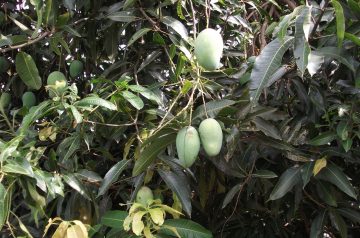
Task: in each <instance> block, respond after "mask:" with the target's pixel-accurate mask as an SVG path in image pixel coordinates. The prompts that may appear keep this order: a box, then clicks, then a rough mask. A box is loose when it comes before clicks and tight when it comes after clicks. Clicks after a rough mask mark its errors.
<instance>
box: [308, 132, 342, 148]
mask: <svg viewBox="0 0 360 238" xmlns="http://www.w3.org/2000/svg"><path fill="white" fill-rule="evenodd" d="M335 139H336V134H335V133H334V132H332V131H327V132H324V133H321V134H320V135H318V136H316V137H315V138H313V139H311V140H310V141H309V144H310V145H314V146H317V145H327V144H329V143H330V142H331V141H333V140H335Z"/></svg>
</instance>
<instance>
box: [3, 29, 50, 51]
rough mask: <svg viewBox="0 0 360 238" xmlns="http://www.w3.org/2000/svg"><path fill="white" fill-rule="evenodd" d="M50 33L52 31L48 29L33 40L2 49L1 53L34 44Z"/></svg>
mask: <svg viewBox="0 0 360 238" xmlns="http://www.w3.org/2000/svg"><path fill="white" fill-rule="evenodd" d="M50 34H51V32H50V31H46V32H44V33H43V34H41V35H40V36H39V37H37V38H35V39H33V40H29V41H28V42H26V43H23V44H20V45H15V46H8V47H6V48H4V49H0V53H5V52H8V51H11V50H15V49H20V48H23V47H26V46H29V45H32V44H34V43H36V42H38V41H41V40H42V39H44V38H45V37H47V36H48V35H50Z"/></svg>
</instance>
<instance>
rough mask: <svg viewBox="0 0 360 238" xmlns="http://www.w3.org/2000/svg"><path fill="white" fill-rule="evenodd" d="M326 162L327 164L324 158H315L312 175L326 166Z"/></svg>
mask: <svg viewBox="0 0 360 238" xmlns="http://www.w3.org/2000/svg"><path fill="white" fill-rule="evenodd" d="M326 164H327V161H326V158H325V157H324V158H321V159H318V160H316V162H315V166H314V169H313V174H314V176H315V175H317V174H318V173H319V172H320V170H322V169H323V168H325V167H326Z"/></svg>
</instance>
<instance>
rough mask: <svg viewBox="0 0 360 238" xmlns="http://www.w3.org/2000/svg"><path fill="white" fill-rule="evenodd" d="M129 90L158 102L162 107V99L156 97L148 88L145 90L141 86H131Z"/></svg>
mask: <svg viewBox="0 0 360 238" xmlns="http://www.w3.org/2000/svg"><path fill="white" fill-rule="evenodd" d="M128 88H129V89H130V90H131V91H133V92H136V93H140V94H141V95H142V96H144V97H145V98H147V99H149V100H151V101H154V102H156V103H157V104H158V105H161V104H162V103H161V98H160V97H159V96H158V95H156V94H155V93H154V92H153V91H151V90H150V89H148V88H145V87H143V86H141V85H129V86H128Z"/></svg>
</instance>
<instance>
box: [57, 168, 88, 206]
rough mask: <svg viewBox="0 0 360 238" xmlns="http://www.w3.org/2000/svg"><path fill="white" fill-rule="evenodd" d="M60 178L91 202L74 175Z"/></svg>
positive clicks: (65, 175) (64, 175)
mask: <svg viewBox="0 0 360 238" xmlns="http://www.w3.org/2000/svg"><path fill="white" fill-rule="evenodd" d="M62 178H63V179H64V181H65V183H67V184H68V185H69V186H70V187H72V188H73V189H75V190H76V191H77V192H78V193H80V194H81V195H82V196H83V197H84V198H86V199H88V200H91V198H90V195H89V194H88V191H87V190H86V188H85V187H84V185H83V184H82V183H81V182H80V180H79V179H78V178H77V177H76V176H75V175H74V174H63V176H62Z"/></svg>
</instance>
